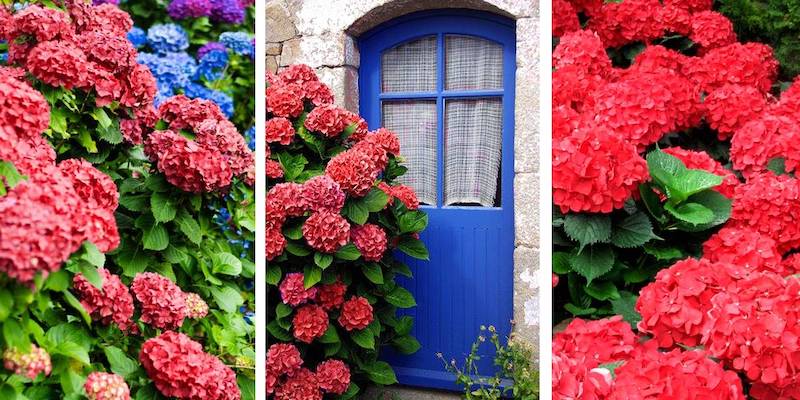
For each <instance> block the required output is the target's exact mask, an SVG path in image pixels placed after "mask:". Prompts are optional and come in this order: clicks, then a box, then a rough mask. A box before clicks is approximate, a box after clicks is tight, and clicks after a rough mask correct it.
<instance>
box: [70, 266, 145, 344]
mask: <svg viewBox="0 0 800 400" xmlns="http://www.w3.org/2000/svg"><path fill="white" fill-rule="evenodd" d="M97 272H98V273H99V274H100V278H101V279H102V282H103V284H102V288H97V287H95V286H94V285H93V284H92V283H90V282H89V281H88V280H87V279H86V277H84V276H83V274H77V275H75V277H74V278H73V289H74V290H75V292H76V294H77V295H78V299H79V300H80V301H81V305H83V308H84V309H86V312H88V313H89V315H91V316H92V318H93V319H96V320H99V321H101V322H102V323H104V324H106V325H108V324H110V323H112V322H113V323H115V324H117V326H118V327H119V329H121V330H123V331H125V330H127V329H128V328H129V327H131V325H132V323H133V322H132V321H131V318H132V317H133V308H134V307H133V297H131V293H130V292H129V291H128V287H127V286H125V284H124V283H122V281H121V280H120V279H119V277H118V276H117V275H114V274H112V273H111V272H108V270H107V269H105V268H98V270H97Z"/></svg>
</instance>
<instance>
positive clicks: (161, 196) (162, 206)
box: [150, 192, 178, 223]
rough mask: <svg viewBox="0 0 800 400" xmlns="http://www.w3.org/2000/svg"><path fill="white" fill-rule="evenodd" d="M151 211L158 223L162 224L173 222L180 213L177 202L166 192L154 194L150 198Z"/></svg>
mask: <svg viewBox="0 0 800 400" xmlns="http://www.w3.org/2000/svg"><path fill="white" fill-rule="evenodd" d="M150 210H151V211H152V212H153V218H155V220H156V222H161V223H164V222H169V221H172V220H173V219H175V215H176V213H177V212H178V208H177V207H176V206H175V200H173V199H172V197H170V196H169V194H168V193H166V192H164V193H161V192H155V193H153V196H152V197H150Z"/></svg>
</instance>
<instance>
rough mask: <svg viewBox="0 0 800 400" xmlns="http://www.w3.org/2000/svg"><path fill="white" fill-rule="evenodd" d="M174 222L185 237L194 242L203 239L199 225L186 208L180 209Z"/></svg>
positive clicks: (196, 242)
mask: <svg viewBox="0 0 800 400" xmlns="http://www.w3.org/2000/svg"><path fill="white" fill-rule="evenodd" d="M175 223H176V224H177V225H178V229H180V231H181V232H183V234H184V235H186V238H187V239H189V241H190V242H192V243H194V244H200V242H202V240H203V233H202V231H201V230H200V225H198V224H197V221H195V219H194V217H193V216H192V215H191V214H189V212H188V211H186V210H183V209H182V210H181V211H180V212H179V213H178V214H177V216H176V218H175Z"/></svg>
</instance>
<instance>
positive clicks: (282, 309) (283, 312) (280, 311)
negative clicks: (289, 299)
mask: <svg viewBox="0 0 800 400" xmlns="http://www.w3.org/2000/svg"><path fill="white" fill-rule="evenodd" d="M292 311H293V309H292V307H290V306H288V305H286V304H283V303H282V302H281V303H278V305H277V306H275V316H277V317H278V319H284V318H286V317H288V316H289V315H292Z"/></svg>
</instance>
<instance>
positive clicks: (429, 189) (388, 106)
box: [382, 100, 437, 205]
mask: <svg viewBox="0 0 800 400" xmlns="http://www.w3.org/2000/svg"><path fill="white" fill-rule="evenodd" d="M382 114H383V126H384V127H386V128H387V129H389V130H391V131H393V132H395V133H396V134H397V137H398V139H400V149H401V152H402V155H403V158H405V159H406V162H405V164H404V165H405V166H406V167H407V168H408V172H406V174H405V175H403V176H401V177H400V178H399V179H398V181H399V182H400V183H403V184H406V185H408V186H411V187H412V188H414V190H415V191H416V192H417V197H418V198H419V201H420V203H424V204H429V205H436V172H437V160H436V158H437V157H436V153H437V140H436V136H437V129H436V128H437V127H436V123H437V118H436V102H435V101H425V100H420V101H388V102H384V103H383V113H382Z"/></svg>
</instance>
